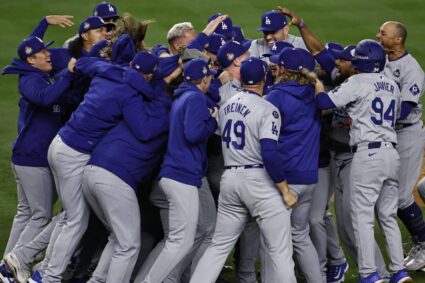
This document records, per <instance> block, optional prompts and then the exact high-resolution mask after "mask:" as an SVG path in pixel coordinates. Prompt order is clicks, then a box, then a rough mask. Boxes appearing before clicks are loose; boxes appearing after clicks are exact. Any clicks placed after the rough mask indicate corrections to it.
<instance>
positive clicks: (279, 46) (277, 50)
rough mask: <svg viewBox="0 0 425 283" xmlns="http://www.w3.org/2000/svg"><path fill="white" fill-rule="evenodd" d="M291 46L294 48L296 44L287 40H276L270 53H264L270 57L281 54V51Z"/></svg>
mask: <svg viewBox="0 0 425 283" xmlns="http://www.w3.org/2000/svg"><path fill="white" fill-rule="evenodd" d="M285 47H290V48H293V47H294V46H293V45H292V44H291V43H289V42H286V41H276V42H274V43H273V45H272V46H271V47H270V53H266V54H263V56H264V57H270V56H272V55H276V54H279V53H280V51H282V49H283V48H285Z"/></svg>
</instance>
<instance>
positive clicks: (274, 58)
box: [269, 54, 279, 65]
mask: <svg viewBox="0 0 425 283" xmlns="http://www.w3.org/2000/svg"><path fill="white" fill-rule="evenodd" d="M269 61H270V62H272V63H273V64H276V65H279V54H275V55H272V56H270V58H269Z"/></svg>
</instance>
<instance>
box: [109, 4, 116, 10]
mask: <svg viewBox="0 0 425 283" xmlns="http://www.w3.org/2000/svg"><path fill="white" fill-rule="evenodd" d="M108 8H109V12H115V10H114V7H112V6H111V5H109V4H108Z"/></svg>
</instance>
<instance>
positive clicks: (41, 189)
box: [1, 16, 73, 281]
mask: <svg viewBox="0 0 425 283" xmlns="http://www.w3.org/2000/svg"><path fill="white" fill-rule="evenodd" d="M71 19H72V16H46V17H45V18H43V19H42V20H41V21H40V23H39V24H38V26H37V27H36V28H35V29H34V30H33V32H32V33H31V35H30V36H29V37H28V38H27V39H25V40H24V41H23V42H22V43H21V44H20V45H19V47H18V56H19V59H14V60H13V62H12V64H11V65H9V66H7V67H5V68H4V69H3V72H2V74H14V75H19V87H18V91H19V93H20V95H21V96H20V99H19V107H20V111H19V121H18V136H17V138H16V140H15V142H14V144H13V148H12V170H13V173H14V175H15V180H16V184H17V192H18V201H19V204H18V211H17V214H16V215H15V218H14V221H13V225H12V229H11V232H10V236H9V240H8V243H7V246H6V249H5V251H4V257H5V258H6V257H7V258H10V259H12V258H14V255H13V250H14V249H15V248H19V247H21V246H23V245H25V244H27V243H28V242H30V241H31V240H32V239H33V238H34V237H36V236H37V235H38V234H39V233H40V232H41V231H42V230H43V229H44V227H45V226H46V225H48V224H49V222H50V221H51V218H52V209H53V204H54V202H55V201H56V198H57V196H56V193H55V187H54V183H53V178H52V174H51V171H50V168H49V166H48V162H47V149H48V145H49V143H50V142H51V140H52V139H53V137H54V135H55V134H56V132H57V131H58V130H59V128H60V127H61V126H62V125H63V120H62V119H63V112H64V107H65V103H64V101H65V99H64V97H65V96H66V90H67V89H69V87H70V86H71V83H72V80H73V76H72V74H70V73H69V72H64V73H62V74H60V75H58V76H57V77H56V82H54V76H53V75H52V73H53V72H52V70H53V65H52V58H51V53H50V51H49V50H48V49H47V48H48V47H49V46H50V45H51V44H52V42H50V43H47V44H45V43H44V42H43V40H42V38H43V36H44V33H45V30H46V29H47V27H48V25H59V26H62V27H65V26H72V24H73V22H72V21H71ZM35 140H37V141H38V142H36V143H35V142H34V141H35ZM11 252H12V253H11ZM3 265H4V264H3V262H2V263H1V266H2V268H4V267H3ZM11 271H12V272H13V273H14V274H15V277H16V275H19V278H17V280H19V281H26V278H27V277H28V276H29V274H28V270H22V273H20V272H18V271H17V270H11ZM18 273H19V274H18Z"/></svg>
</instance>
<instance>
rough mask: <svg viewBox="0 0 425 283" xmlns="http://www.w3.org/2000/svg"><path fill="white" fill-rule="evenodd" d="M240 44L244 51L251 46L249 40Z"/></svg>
mask: <svg viewBox="0 0 425 283" xmlns="http://www.w3.org/2000/svg"><path fill="white" fill-rule="evenodd" d="M242 46H243V48H245V52H247V51H248V50H249V48H250V47H251V41H250V40H247V41H245V42H244V43H242ZM245 52H244V53H245Z"/></svg>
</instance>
